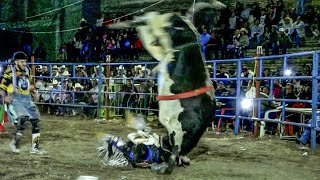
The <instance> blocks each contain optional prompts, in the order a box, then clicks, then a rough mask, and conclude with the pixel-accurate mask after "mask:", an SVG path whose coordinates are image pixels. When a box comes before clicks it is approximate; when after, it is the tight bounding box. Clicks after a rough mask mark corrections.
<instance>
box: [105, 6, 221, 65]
mask: <svg viewBox="0 0 320 180" xmlns="http://www.w3.org/2000/svg"><path fill="white" fill-rule="evenodd" d="M223 7H225V6H224V5H223V4H222V3H220V2H218V1H214V2H212V3H196V4H195V6H193V7H192V8H190V10H189V13H188V14H187V18H185V20H186V21H188V22H186V23H188V25H189V27H190V28H191V29H192V31H194V33H195V34H197V31H196V28H195V27H194V26H193V25H192V23H191V22H192V20H193V15H195V14H196V13H198V12H199V11H201V10H202V9H204V8H215V9H217V8H223ZM173 16H174V14H173V13H165V14H160V13H159V12H149V13H146V14H145V15H143V16H139V17H135V18H134V20H132V21H125V22H119V23H116V24H113V25H111V26H110V28H112V29H125V28H136V29H137V31H138V33H139V38H140V39H141V41H142V43H143V45H144V47H145V49H146V50H147V51H148V52H149V53H150V54H151V55H152V56H153V57H154V58H155V59H157V60H158V61H162V60H165V61H172V60H173V58H174V51H175V49H174V48H173V44H172V38H171V34H170V33H169V32H168V31H167V30H166V29H168V28H169V27H171V28H172V22H171V21H170V20H171V18H172V17H173ZM173 28H175V30H181V31H182V30H183V28H180V27H173Z"/></svg>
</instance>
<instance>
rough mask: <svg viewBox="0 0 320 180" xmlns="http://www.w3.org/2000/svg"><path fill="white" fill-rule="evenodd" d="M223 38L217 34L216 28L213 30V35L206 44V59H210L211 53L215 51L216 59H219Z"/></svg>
mask: <svg viewBox="0 0 320 180" xmlns="http://www.w3.org/2000/svg"><path fill="white" fill-rule="evenodd" d="M221 45H222V42H221V38H220V37H219V36H218V35H217V34H216V31H215V30H212V31H211V37H210V39H209V41H208V44H207V45H206V51H205V53H206V54H205V55H206V59H207V60H210V59H211V57H212V56H211V55H212V54H213V53H214V59H219V51H220V49H221Z"/></svg>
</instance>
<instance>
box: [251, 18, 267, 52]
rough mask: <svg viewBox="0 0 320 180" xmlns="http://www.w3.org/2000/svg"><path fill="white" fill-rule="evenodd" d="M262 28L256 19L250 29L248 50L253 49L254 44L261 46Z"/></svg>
mask: <svg viewBox="0 0 320 180" xmlns="http://www.w3.org/2000/svg"><path fill="white" fill-rule="evenodd" d="M263 33H264V26H263V25H262V24H260V22H259V20H258V19H256V20H255V22H254V25H253V26H252V27H251V36H250V48H253V47H254V44H253V43H254V42H256V43H257V45H256V46H260V45H261V41H262V39H263Z"/></svg>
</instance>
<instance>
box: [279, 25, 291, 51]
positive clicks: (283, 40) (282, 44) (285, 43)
mask: <svg viewBox="0 0 320 180" xmlns="http://www.w3.org/2000/svg"><path fill="white" fill-rule="evenodd" d="M284 31H285V30H284V29H283V28H280V29H279V32H280V34H279V43H278V45H279V49H281V52H282V54H287V49H288V47H289V44H290V40H289V37H288V36H287V35H286V34H285V32H284Z"/></svg>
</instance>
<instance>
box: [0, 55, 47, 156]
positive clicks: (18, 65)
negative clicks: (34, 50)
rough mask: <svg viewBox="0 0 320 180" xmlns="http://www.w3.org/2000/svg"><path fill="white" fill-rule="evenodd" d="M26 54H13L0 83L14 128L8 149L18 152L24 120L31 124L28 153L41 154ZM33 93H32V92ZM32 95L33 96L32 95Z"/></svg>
mask: <svg viewBox="0 0 320 180" xmlns="http://www.w3.org/2000/svg"><path fill="white" fill-rule="evenodd" d="M27 59H28V57H27V55H26V54H25V53H23V52H21V51H19V52H16V53H15V54H14V55H13V63H14V64H13V65H12V66H11V67H10V68H7V70H6V72H5V74H4V78H3V79H2V82H1V84H0V89H1V94H2V96H3V97H4V99H5V102H6V103H7V104H8V111H9V112H8V115H9V119H10V120H11V121H12V122H13V124H14V126H15V128H14V132H13V135H14V136H13V139H12V140H11V142H10V149H11V151H12V152H14V153H20V141H21V138H22V136H23V131H24V129H25V126H26V122H27V121H30V122H31V125H32V146H31V150H30V153H31V154H37V155H42V154H45V153H46V152H45V151H43V150H40V149H39V139H40V127H39V123H40V114H39V112H38V109H37V107H36V106H35V104H34V103H33V102H32V96H31V95H32V94H33V93H34V92H31V90H32V85H31V80H30V77H31V76H30V69H29V68H28V67H27ZM33 95H34V94H33ZM33 97H34V96H33Z"/></svg>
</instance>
